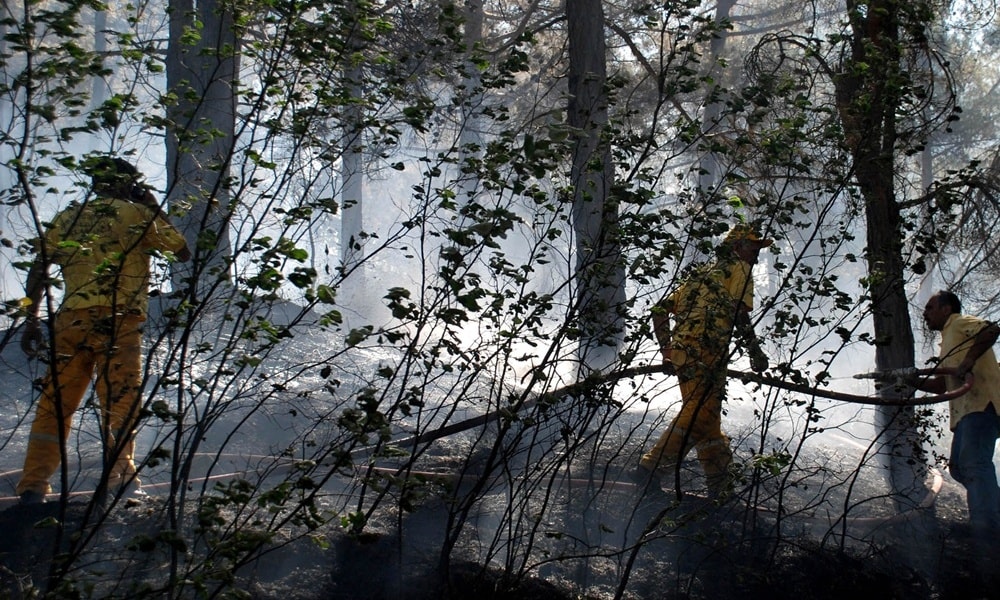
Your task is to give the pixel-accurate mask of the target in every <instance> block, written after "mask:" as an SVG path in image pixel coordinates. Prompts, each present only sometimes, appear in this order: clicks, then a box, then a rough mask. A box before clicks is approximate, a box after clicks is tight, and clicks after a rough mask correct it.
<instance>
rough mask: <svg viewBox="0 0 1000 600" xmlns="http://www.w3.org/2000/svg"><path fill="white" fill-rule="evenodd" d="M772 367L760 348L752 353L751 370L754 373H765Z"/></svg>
mask: <svg viewBox="0 0 1000 600" xmlns="http://www.w3.org/2000/svg"><path fill="white" fill-rule="evenodd" d="M768 366H770V365H769V364H768V362H767V355H766V354H764V352H763V351H761V349H760V348H755V349H753V350H751V351H750V369H751V370H752V371H753V372H754V373H763V372H764V371H766V370H767V368H768Z"/></svg>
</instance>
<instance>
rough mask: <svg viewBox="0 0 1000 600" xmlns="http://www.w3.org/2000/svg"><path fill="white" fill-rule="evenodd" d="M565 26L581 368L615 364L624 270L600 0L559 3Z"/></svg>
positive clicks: (622, 321)
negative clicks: (563, 8) (563, 7)
mask: <svg viewBox="0 0 1000 600" xmlns="http://www.w3.org/2000/svg"><path fill="white" fill-rule="evenodd" d="M566 17H567V26H568V29H569V107H568V108H569V110H568V112H569V125H570V127H571V128H572V129H573V130H574V131H575V132H576V141H575V147H574V150H573V166H572V171H571V178H572V185H573V228H574V233H575V235H576V273H577V281H578V286H579V287H578V292H577V302H578V313H577V317H578V319H579V332H580V345H579V359H580V368H581V372H582V373H584V374H585V373H589V372H591V371H594V370H601V369H604V368H605V367H607V366H609V365H611V364H613V363H614V361H615V360H616V358H617V355H618V350H619V347H620V345H621V340H622V335H623V329H624V319H623V318H622V313H623V311H624V302H625V271H624V267H623V265H622V261H621V256H620V252H621V249H620V244H619V241H618V208H617V204H616V203H615V201H614V199H613V198H612V195H611V190H612V188H613V185H612V184H613V181H614V165H613V163H612V161H611V148H610V143H609V141H608V140H607V137H606V134H607V131H606V127H607V124H608V96H607V88H606V80H607V65H606V63H605V60H606V59H605V47H604V39H605V36H604V12H603V9H602V6H601V2H600V0H574V1H573V2H567V3H566Z"/></svg>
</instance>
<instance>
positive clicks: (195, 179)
mask: <svg viewBox="0 0 1000 600" xmlns="http://www.w3.org/2000/svg"><path fill="white" fill-rule="evenodd" d="M196 23H200V27H199V25H197V24H196ZM196 27H198V29H197V31H198V32H199V34H200V36H198V37H197V38H196V39H197V41H196V42H195V43H192V44H190V45H188V44H185V42H184V41H183V40H184V39H185V33H186V32H187V31H192V30H195V28H196ZM188 37H190V36H188ZM236 71H237V40H236V35H235V31H234V29H233V15H232V14H230V13H229V12H227V11H226V10H225V8H224V7H223V6H222V5H221V4H219V3H218V2H216V1H214V0H209V1H207V2H198V3H197V6H195V5H194V3H193V2H192V0H170V44H169V48H168V51H167V89H168V91H169V92H170V93H171V94H174V96H175V98H176V101H175V103H174V104H172V105H171V106H169V107H168V110H167V116H168V120H169V123H170V126H169V128H168V131H167V136H166V138H167V140H166V144H167V153H166V156H167V198H168V201H169V202H170V204H171V206H172V207H175V208H178V207H179V208H182V209H183V210H184V211H186V213H185V214H184V216H183V217H182V218H180V219H178V221H177V223H178V226H179V227H180V229H181V231H182V232H183V233H184V236H185V237H186V238H187V241H188V245H189V246H190V248H191V250H192V252H194V256H195V259H194V260H193V261H192V262H190V263H186V264H176V265H175V268H174V272H173V273H172V280H173V284H174V289H175V290H178V289H188V290H190V291H191V293H193V294H194V298H195V299H197V300H204V299H205V298H206V297H207V296H208V295H209V294H210V293H211V292H212V290H213V289H215V288H216V287H217V286H218V285H219V284H220V283H224V282H227V281H229V279H230V261H231V258H232V250H231V248H230V242H229V220H230V217H231V214H232V211H231V209H230V206H229V203H230V198H231V195H230V190H229V184H230V175H229V173H230V163H231V161H232V154H233V147H234V141H235V137H236V90H235V89H234V85H235V81H236Z"/></svg>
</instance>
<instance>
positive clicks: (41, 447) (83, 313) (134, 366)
mask: <svg viewBox="0 0 1000 600" xmlns="http://www.w3.org/2000/svg"><path fill="white" fill-rule="evenodd" d="M143 320H144V318H143V317H142V316H141V315H138V314H126V315H113V314H112V311H111V309H110V308H88V309H76V310H66V311H60V312H59V313H58V314H57V315H56V318H55V323H54V332H55V355H56V363H55V365H54V368H50V369H49V372H48V374H47V375H46V376H45V379H44V380H43V382H42V393H41V396H40V397H39V399H38V406H37V408H36V412H35V420H34V422H33V423H32V425H31V435H30V437H29V439H28V450H27V453H26V455H25V459H24V472H23V474H22V475H21V480H20V482H19V483H18V484H17V493H18V494H19V495H20V494H21V493H23V492H25V491H28V490H31V491H35V492H41V493H48V492H50V491H51V489H52V488H51V486H50V483H49V480H50V478H51V477H52V476H53V475H54V474H55V472H56V471H57V470H58V468H59V463H60V459H61V457H60V449H59V441H60V440H66V439H67V437H68V435H69V430H70V427H71V426H72V423H73V413H75V412H76V410H77V409H78V408H79V406H80V403H81V402H82V401H83V397H84V395H85V394H86V392H87V388H88V387H89V386H90V384H91V381H93V382H94V387H95V391H96V392H97V397H98V399H99V400H100V403H101V439H102V442H103V445H104V453H105V460H106V464H108V465H112V466H111V468H110V470H109V472H108V479H109V485H110V486H114V485H116V484H120V483H123V482H126V481H130V480H131V479H132V478H133V477H134V476H135V463H134V460H133V455H134V453H135V436H134V429H135V426H136V424H137V418H138V409H139V405H138V400H139V388H140V385H141V383H142V381H141V376H142V375H141V368H142V330H141V327H142V322H143ZM60 423H61V424H62V427H61V431H60Z"/></svg>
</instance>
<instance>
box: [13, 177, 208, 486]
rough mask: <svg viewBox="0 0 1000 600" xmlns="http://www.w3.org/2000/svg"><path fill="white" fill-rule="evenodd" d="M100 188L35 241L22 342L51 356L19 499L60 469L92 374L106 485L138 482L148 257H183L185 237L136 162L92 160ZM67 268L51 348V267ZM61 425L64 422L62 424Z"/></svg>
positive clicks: (35, 352) (29, 349) (28, 349)
mask: <svg viewBox="0 0 1000 600" xmlns="http://www.w3.org/2000/svg"><path fill="white" fill-rule="evenodd" d="M90 172H91V175H92V182H93V192H94V193H93V195H92V196H88V198H87V199H86V200H85V201H84V202H82V203H81V202H74V203H72V204H71V205H70V206H69V207H67V208H66V209H64V210H62V211H61V212H59V213H58V214H57V215H56V216H55V218H54V219H53V220H52V223H51V225H50V226H49V227H48V228H47V230H46V232H45V235H44V237H43V239H42V240H41V241H40V242H39V243H38V248H37V251H38V254H37V256H36V259H35V261H34V263H33V264H32V267H31V269H30V271H29V273H28V278H27V284H26V286H25V287H26V292H27V300H28V302H27V311H28V315H27V320H26V322H25V327H24V331H23V333H22V337H21V346H22V348H23V349H24V351H25V352H26V353H27V354H28V355H29V356H35V355H40V356H46V357H51V358H52V359H53V361H52V362H50V364H49V371H48V374H47V375H46V376H45V378H44V380H43V382H42V390H41V396H40V398H39V400H38V406H37V408H36V414H35V420H34V422H33V423H32V426H31V434H30V436H29V439H28V449H27V454H26V456H25V460H24V470H23V474H22V476H21V480H20V481H19V482H18V484H17V494H18V496H19V497H20V499H21V502H22V503H25V504H32V503H38V502H43V501H44V499H45V494H46V493H49V492H50V491H51V486H50V485H49V479H50V478H51V477H52V475H53V474H55V472H56V470H57V469H58V468H59V464H60V457H61V451H60V448H61V444H64V443H65V441H66V437H67V435H68V432H69V429H70V426H71V424H72V420H73V413H74V412H76V410H77V408H78V407H79V406H80V402H81V401H82V400H83V397H84V394H85V393H86V391H87V388H88V386H89V385H90V383H91V381H92V380H93V381H94V383H95V391H96V392H97V396H98V398H99V400H100V403H101V413H100V414H101V425H102V432H101V433H102V440H103V443H104V453H105V464H106V465H107V473H106V474H107V477H108V489H109V490H112V491H117V490H118V489H120V488H123V487H125V486H128V489H132V490H138V489H139V480H138V478H137V477H136V467H135V462H134V459H133V456H134V448H135V442H134V433H135V432H134V429H135V426H136V424H137V420H138V411H139V392H140V387H141V368H142V364H141V361H142V323H143V322H144V321H145V320H146V311H147V305H148V302H149V295H148V294H149V292H148V285H149V269H150V257H151V255H152V254H154V253H160V254H162V255H167V256H168V257H171V258H175V259H176V260H180V261H186V260H188V259H189V258H190V256H191V253H190V251H189V250H188V247H187V244H186V243H185V240H184V236H183V235H181V233H180V232H179V231H178V230H177V229H175V228H174V227H173V225H171V224H170V223H169V222H168V221H167V220H166V219H165V218H164V216H163V215H162V213H160V212H159V206H158V205H157V203H156V199H155V197H154V196H153V195H152V193H151V192H149V191H148V189H146V188H145V187H144V186H143V185H141V183H140V180H141V175H140V174H139V172H138V170H137V169H136V168H135V167H134V166H133V165H131V164H130V163H128V162H127V161H125V160H122V159H120V158H111V157H103V158H100V159H97V160H96V161H93V164H92V165H90ZM50 264H55V265H58V266H59V268H60V271H61V273H62V288H63V290H64V295H63V299H62V302H61V304H60V306H59V309H58V311H57V312H56V314H55V315H54V317H53V318H52V319H51V320H50V325H51V329H52V336H51V339H52V342H53V344H54V347H53V348H52V349H51V351H49V350H48V349H45V351H44V352H42V350H43V348H44V344H45V341H46V340H45V337H44V336H43V335H42V330H41V327H40V325H39V321H38V318H39V312H40V310H41V308H42V304H43V294H44V293H45V291H46V288H48V287H49V285H50V282H49V276H48V271H49V265H50ZM60 425H61V426H60Z"/></svg>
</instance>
